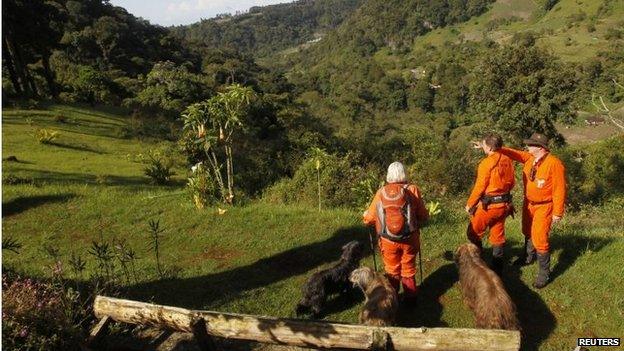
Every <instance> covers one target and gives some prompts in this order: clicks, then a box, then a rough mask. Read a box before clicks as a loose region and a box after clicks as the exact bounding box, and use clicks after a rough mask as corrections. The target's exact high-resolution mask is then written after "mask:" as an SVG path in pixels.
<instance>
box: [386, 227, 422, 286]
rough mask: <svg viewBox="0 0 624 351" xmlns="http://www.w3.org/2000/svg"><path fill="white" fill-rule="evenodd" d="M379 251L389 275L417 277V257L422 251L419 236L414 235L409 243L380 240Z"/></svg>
mask: <svg viewBox="0 0 624 351" xmlns="http://www.w3.org/2000/svg"><path fill="white" fill-rule="evenodd" d="M379 250H380V251H381V257H382V259H383V263H384V268H385V270H386V273H388V275H390V276H392V277H399V276H400V277H401V278H411V277H413V276H415V275H416V255H417V254H418V251H419V250H420V239H419V235H418V234H415V233H412V236H411V238H410V239H409V241H407V242H403V243H398V242H394V241H390V240H388V239H384V238H379Z"/></svg>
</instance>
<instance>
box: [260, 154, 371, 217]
mask: <svg viewBox="0 0 624 351" xmlns="http://www.w3.org/2000/svg"><path fill="white" fill-rule="evenodd" d="M318 160H319V155H313V156H311V157H308V158H307V159H306V160H305V161H304V162H303V163H302V164H301V165H300V166H299V167H298V168H297V170H296V171H295V173H294V175H293V177H292V178H290V179H282V180H281V181H279V182H277V183H276V184H274V185H273V186H271V187H269V188H268V189H267V190H266V192H265V194H264V196H263V198H264V200H265V201H267V202H271V203H286V204H288V203H292V204H294V203H297V204H305V205H308V206H311V207H314V208H318V198H319V197H318V194H319V188H318V184H319V180H320V184H321V187H320V190H321V201H322V203H323V207H325V208H327V207H330V208H332V207H351V206H354V205H355V206H361V205H362V204H365V203H366V202H367V201H370V198H368V199H365V196H366V195H367V194H366V192H367V191H368V189H370V187H372V186H374V185H375V184H376V182H375V181H374V180H373V179H371V178H375V177H376V176H375V175H377V174H380V172H379V171H378V170H376V169H374V168H372V167H364V166H362V165H361V163H360V162H361V160H360V159H359V158H358V157H357V156H356V155H354V154H346V155H338V154H325V155H323V156H322V157H321V160H320V163H321V166H320V167H319V168H318V169H317V161H318ZM377 184H378V183H377ZM354 188H355V189H358V190H357V191H353V189H354ZM376 190H377V189H376V188H375V191H376Z"/></svg>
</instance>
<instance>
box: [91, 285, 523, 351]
mask: <svg viewBox="0 0 624 351" xmlns="http://www.w3.org/2000/svg"><path fill="white" fill-rule="evenodd" d="M93 309H94V312H95V315H96V316H98V317H104V316H110V317H111V318H112V319H114V320H116V321H119V322H125V323H133V324H142V325H152V326H158V327H160V328H169V329H173V330H177V331H185V332H190V333H193V331H194V328H193V325H195V326H196V327H197V324H194V323H196V322H194V320H196V318H198V317H201V319H203V320H204V321H205V323H206V332H207V334H210V335H214V336H219V337H223V338H231V339H240V340H252V341H258V342H263V343H273V344H282V345H291V346H301V347H315V348H342V349H357V350H371V349H374V348H376V347H377V348H380V347H385V346H381V345H380V343H385V344H386V345H392V349H394V350H397V351H431V350H435V351H517V350H519V349H520V332H518V331H508V330H488V329H453V328H399V327H370V326H365V325H354V324H342V323H329V322H318V321H304V320H296V319H282V318H273V317H260V316H252V315H244V314H235V313H221V312H211V311H192V310H187V309H183V308H177V307H169V306H159V305H154V304H148V303H142V302H137V301H130V300H122V299H115V298H110V297H105V296H98V297H96V299H95V302H94V304H93ZM380 333H381V334H380ZM384 334H386V335H387V336H386V337H384V336H383V335H384ZM384 339H385V340H386V341H384Z"/></svg>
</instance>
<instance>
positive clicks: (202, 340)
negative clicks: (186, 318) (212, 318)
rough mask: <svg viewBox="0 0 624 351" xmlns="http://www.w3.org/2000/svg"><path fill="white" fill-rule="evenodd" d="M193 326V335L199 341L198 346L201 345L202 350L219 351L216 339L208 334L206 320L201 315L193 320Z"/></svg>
mask: <svg viewBox="0 0 624 351" xmlns="http://www.w3.org/2000/svg"><path fill="white" fill-rule="evenodd" d="M191 327H192V328H193V335H194V336H195V341H197V346H199V349H200V350H202V351H217V346H216V344H215V342H214V340H212V337H211V336H210V335H208V331H207V328H206V321H204V319H203V318H202V317H201V316H197V317H195V318H194V319H193V320H192V321H191Z"/></svg>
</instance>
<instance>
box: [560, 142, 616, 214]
mask: <svg viewBox="0 0 624 351" xmlns="http://www.w3.org/2000/svg"><path fill="white" fill-rule="evenodd" d="M561 153H562V155H561V157H562V160H563V161H564V164H565V167H566V174H567V178H568V202H569V204H570V205H571V206H572V207H573V208H579V207H581V206H583V205H587V204H598V203H602V202H604V201H605V200H607V199H609V198H612V197H615V196H621V195H622V194H623V193H624V184H623V183H622V181H621V179H622V174H623V173H622V172H624V137H622V136H618V137H613V138H611V139H608V140H605V141H602V142H600V143H596V144H593V145H591V146H590V147H572V148H568V149H564V150H561Z"/></svg>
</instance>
